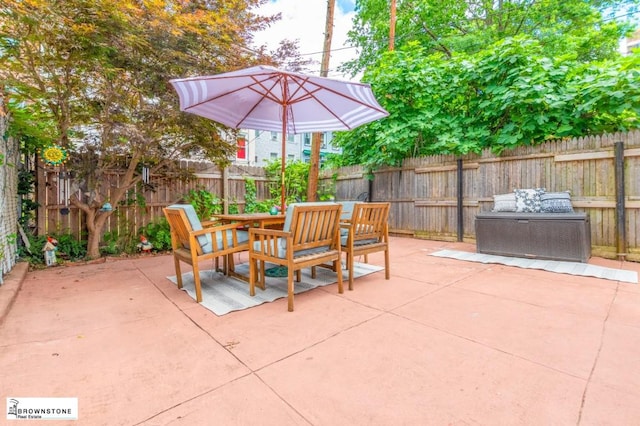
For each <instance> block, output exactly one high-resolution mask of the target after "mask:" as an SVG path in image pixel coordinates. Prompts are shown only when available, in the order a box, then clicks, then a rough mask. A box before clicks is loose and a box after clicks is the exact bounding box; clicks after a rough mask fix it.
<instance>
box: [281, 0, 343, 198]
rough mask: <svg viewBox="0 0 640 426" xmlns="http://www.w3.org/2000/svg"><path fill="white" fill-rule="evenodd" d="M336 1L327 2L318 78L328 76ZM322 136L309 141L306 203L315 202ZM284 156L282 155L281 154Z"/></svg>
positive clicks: (319, 135)
mask: <svg viewBox="0 0 640 426" xmlns="http://www.w3.org/2000/svg"><path fill="white" fill-rule="evenodd" d="M335 6H336V0H327V19H326V22H325V32H324V48H323V49H322V64H321V66H320V76H322V77H326V76H327V75H329V58H330V57H331V39H332V38H333V14H334V10H335ZM321 138H322V135H321V134H320V133H314V134H313V138H312V139H311V168H310V169H309V182H308V183H307V201H316V195H317V193H318V174H319V172H320V140H321ZM282 155H284V153H282Z"/></svg>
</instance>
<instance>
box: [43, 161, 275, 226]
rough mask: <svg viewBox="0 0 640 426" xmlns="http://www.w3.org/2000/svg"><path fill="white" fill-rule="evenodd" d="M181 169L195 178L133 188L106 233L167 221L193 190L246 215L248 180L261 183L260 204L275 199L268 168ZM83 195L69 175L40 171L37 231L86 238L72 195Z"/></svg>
mask: <svg viewBox="0 0 640 426" xmlns="http://www.w3.org/2000/svg"><path fill="white" fill-rule="evenodd" d="M180 168H183V169H191V170H193V171H194V172H195V173H194V174H193V179H184V178H177V177H176V178H166V177H162V176H154V175H151V176H150V179H149V183H148V184H145V185H139V186H138V187H137V188H135V189H132V190H131V191H130V192H129V193H128V195H127V197H126V200H125V201H124V203H121V204H120V205H116V206H113V208H114V212H113V214H112V215H111V216H110V217H109V219H108V222H107V226H106V228H105V229H104V232H105V233H106V232H118V233H122V232H129V233H131V232H134V233H135V232H137V230H138V229H139V228H140V227H142V226H144V225H146V224H148V223H150V222H152V221H154V220H155V219H157V218H159V217H162V216H163V213H162V208H163V207H166V206H168V205H170V204H173V203H176V202H178V201H179V200H180V199H181V198H182V197H184V196H185V195H187V193H188V192H189V191H190V190H192V189H194V190H195V189H205V190H207V191H209V192H211V193H212V194H214V195H215V196H217V197H218V198H220V199H226V200H227V207H228V206H229V205H232V204H237V205H238V207H239V209H240V210H241V211H242V210H243V208H244V203H245V201H244V195H245V178H251V179H254V180H255V183H256V190H257V194H256V197H257V199H258V200H261V199H267V198H270V197H269V185H270V183H269V181H268V180H267V179H266V177H265V172H264V169H263V168H262V167H249V166H230V167H229V168H227V169H224V170H220V169H219V168H218V167H217V166H215V165H213V164H212V163H209V162H204V161H188V160H184V161H181V163H180ZM123 172H124V171H121V172H119V171H113V172H112V173H110V174H108V175H107V178H106V183H107V184H109V183H113V185H114V186H115V183H116V182H117V181H118V179H120V176H121V174H122V173H123ZM105 186H108V185H105ZM79 191H80V189H78V185H77V183H76V182H75V181H74V179H73V178H71V177H70V175H69V173H66V172H64V171H61V170H59V169H55V168H38V185H37V199H38V202H39V203H40V207H39V208H38V214H37V228H38V233H39V234H40V235H43V234H47V233H48V234H63V233H72V234H73V235H76V236H78V237H80V236H81V235H82V234H83V232H84V229H85V227H86V224H85V222H84V215H83V213H82V212H81V211H80V210H79V209H77V208H75V207H73V206H72V205H71V204H70V203H69V202H68V199H69V197H70V196H71V195H72V194H76V195H79V196H83V195H82V194H80V193H79ZM225 194H226V195H225ZM107 200H108V196H107ZM141 201H143V202H141Z"/></svg>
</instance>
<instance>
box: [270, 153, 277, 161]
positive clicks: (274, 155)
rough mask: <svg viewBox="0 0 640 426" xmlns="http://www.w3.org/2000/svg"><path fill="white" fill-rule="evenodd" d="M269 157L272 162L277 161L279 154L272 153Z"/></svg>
mask: <svg viewBox="0 0 640 426" xmlns="http://www.w3.org/2000/svg"><path fill="white" fill-rule="evenodd" d="M269 157H270V158H271V159H272V160H275V159H277V158H278V153H277V152H272V153H270V154H269Z"/></svg>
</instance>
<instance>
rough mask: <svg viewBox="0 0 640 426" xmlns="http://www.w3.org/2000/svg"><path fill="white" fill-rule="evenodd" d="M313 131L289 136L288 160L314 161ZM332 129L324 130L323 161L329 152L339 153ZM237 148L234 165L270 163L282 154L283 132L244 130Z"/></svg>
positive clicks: (321, 155)
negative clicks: (312, 157)
mask: <svg viewBox="0 0 640 426" xmlns="http://www.w3.org/2000/svg"><path fill="white" fill-rule="evenodd" d="M312 137H313V133H301V134H298V135H287V141H286V148H285V153H284V155H285V156H286V159H287V160H291V161H295V160H299V161H304V162H306V163H308V162H310V161H311V138H312ZM332 140H333V133H332V132H324V133H322V139H321V141H322V142H321V145H320V162H321V163H322V162H323V161H324V158H326V156H327V154H339V153H340V152H342V150H341V149H340V148H337V147H334V146H333V145H332V144H331V141H332ZM237 147H238V149H237V151H236V158H235V160H234V161H233V163H234V164H244V165H248V166H264V165H266V163H267V162H269V161H272V160H275V159H278V158H281V157H282V133H278V132H269V131H263V130H241V131H240V132H239V133H238V138H237Z"/></svg>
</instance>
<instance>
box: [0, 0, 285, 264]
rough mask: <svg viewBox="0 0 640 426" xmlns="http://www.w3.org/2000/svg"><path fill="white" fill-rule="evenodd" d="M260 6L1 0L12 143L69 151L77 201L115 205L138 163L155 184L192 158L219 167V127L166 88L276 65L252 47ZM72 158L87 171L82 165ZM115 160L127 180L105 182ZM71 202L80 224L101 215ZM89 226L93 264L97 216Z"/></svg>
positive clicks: (222, 143)
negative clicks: (13, 113)
mask: <svg viewBox="0 0 640 426" xmlns="http://www.w3.org/2000/svg"><path fill="white" fill-rule="evenodd" d="M259 3H260V0H238V1H235V0H234V1H231V2H224V7H222V6H220V5H219V4H218V3H217V2H208V1H204V2H203V1H194V0H189V1H181V2H165V1H159V2H154V1H146V2H141V1H135V0H92V1H86V0H65V1H58V0H38V1H28V2H25V1H23V0H4V1H3V2H2V6H1V7H0V63H1V64H2V66H0V82H2V87H3V89H4V90H5V91H6V92H7V94H8V95H9V96H8V98H10V99H12V102H15V105H27V106H29V108H30V110H29V111H28V112H27V114H25V116H24V119H21V120H19V121H18V122H17V123H16V126H15V128H14V129H15V131H16V133H20V134H21V135H23V136H24V138H25V140H30V141H32V142H33V143H31V142H29V146H30V148H29V149H32V150H33V151H35V149H36V148H37V147H39V146H41V145H42V143H44V142H45V140H49V141H52V142H56V143H58V144H60V145H62V146H63V147H65V148H66V149H68V150H69V151H70V155H71V161H69V163H68V164H67V170H70V171H73V172H74V173H75V175H76V176H77V177H79V178H80V179H79V180H81V181H82V182H83V185H84V187H83V188H81V192H80V193H91V194H96V196H97V198H98V199H103V200H105V199H109V200H110V202H111V203H112V205H113V206H114V207H115V206H117V205H119V203H120V202H121V200H122V199H123V198H122V197H124V195H125V192H126V191H127V190H128V189H130V188H133V187H135V185H136V184H137V182H138V181H139V180H140V175H139V173H137V172H136V170H137V165H138V164H139V163H140V162H145V163H147V162H148V163H149V164H153V165H154V166H153V169H152V170H151V173H153V174H158V173H160V172H162V173H167V174H169V173H171V172H175V169H173V170H172V169H171V168H172V165H173V164H174V162H173V160H175V159H178V158H190V157H192V156H193V155H200V156H203V157H205V158H207V159H210V160H213V161H216V162H219V163H227V162H228V158H229V157H230V155H232V154H234V153H235V151H236V147H235V144H233V143H229V141H228V140H226V138H224V137H222V132H221V130H222V126H221V125H219V124H218V123H216V122H214V121H212V120H207V119H204V118H202V117H198V116H195V115H193V114H185V113H184V112H182V111H180V108H179V105H178V102H177V94H176V92H175V91H174V90H172V89H170V87H169V86H168V81H169V80H170V79H172V78H175V77H181V76H189V75H202V74H213V73H219V72H224V71H230V70H232V69H237V68H240V67H242V66H249V65H252V64H255V63H256V62H257V61H258V62H266V63H271V62H273V61H272V59H271V58H270V57H268V56H267V55H263V54H260V55H258V57H256V55H255V54H254V52H253V51H252V50H251V49H249V48H250V47H251V45H252V40H253V37H252V32H255V31H258V30H260V29H264V28H266V27H268V25H269V24H270V23H271V22H272V21H274V20H275V19H276V17H271V16H261V15H258V14H256V13H254V6H257V5H258V4H259ZM293 48H294V47H293ZM18 118H19V117H18ZM34 123H37V124H34ZM81 153H82V154H85V153H86V154H91V155H92V156H93V157H94V160H95V161H87V162H83V161H79V160H78V159H79V158H80V155H79V154H81ZM123 157H125V158H126V159H127V164H126V166H127V167H129V173H125V174H123V175H122V176H120V179H118V181H117V183H116V184H115V185H114V184H113V183H114V182H113V180H111V181H109V179H108V178H107V177H108V174H109V173H110V171H111V170H112V168H113V167H114V165H116V163H117V159H118V158H123ZM107 182H109V183H110V184H107ZM138 201H139V200H138V199H135V201H134V202H138ZM126 202H127V201H125V203H126ZM71 203H72V204H74V205H75V206H77V207H78V208H80V209H81V210H82V212H84V213H85V214H86V213H95V212H96V211H97V209H98V208H99V206H97V203H92V202H91V200H89V199H88V198H86V197H81V198H80V199H76V198H75V197H72V199H71ZM86 217H87V218H93V223H91V224H88V226H87V229H88V235H87V238H88V241H89V245H88V247H90V250H91V251H92V252H91V253H90V256H91V257H97V256H98V255H99V253H98V244H97V242H98V241H99V240H100V238H101V237H102V232H103V226H104V223H105V222H104V217H105V216H104V215H93V214H90V215H87V216H86Z"/></svg>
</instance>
